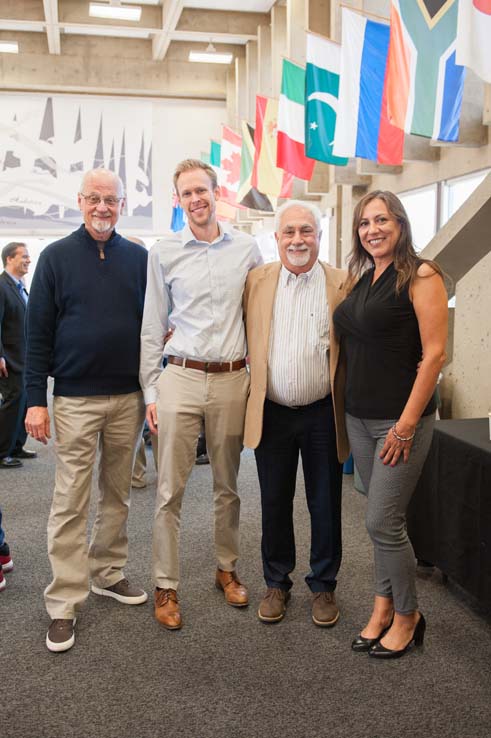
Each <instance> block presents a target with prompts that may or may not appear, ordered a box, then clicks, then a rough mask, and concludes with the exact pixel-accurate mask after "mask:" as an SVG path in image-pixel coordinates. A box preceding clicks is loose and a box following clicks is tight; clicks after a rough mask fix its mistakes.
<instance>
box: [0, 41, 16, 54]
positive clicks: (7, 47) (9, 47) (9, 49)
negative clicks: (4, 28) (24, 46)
mask: <svg viewBox="0 0 491 738" xmlns="http://www.w3.org/2000/svg"><path fill="white" fill-rule="evenodd" d="M0 52H1V53H3V54H18V53H19V44H18V43H17V41H0Z"/></svg>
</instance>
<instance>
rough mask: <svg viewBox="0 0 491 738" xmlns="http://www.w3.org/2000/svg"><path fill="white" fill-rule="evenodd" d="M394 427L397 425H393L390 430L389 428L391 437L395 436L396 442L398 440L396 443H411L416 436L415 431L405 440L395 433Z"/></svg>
mask: <svg viewBox="0 0 491 738" xmlns="http://www.w3.org/2000/svg"><path fill="white" fill-rule="evenodd" d="M396 425H397V423H395V424H394V425H393V426H392V428H391V431H392V435H393V436H395V437H396V438H397V440H398V441H402V442H403V443H404V441H412V440H413V438H414V436H415V435H416V431H414V433H413V435H412V436H408V437H407V438H403V436H400V435H399V434H398V433H397V431H396Z"/></svg>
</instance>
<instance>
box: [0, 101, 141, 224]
mask: <svg viewBox="0 0 491 738" xmlns="http://www.w3.org/2000/svg"><path fill="white" fill-rule="evenodd" d="M1 104H2V117H1V119H0V229H2V230H8V231H12V230H17V229H19V230H23V231H26V230H28V229H31V228H42V229H43V230H46V229H47V230H57V231H59V230H60V228H63V229H64V228H65V227H68V228H72V227H77V226H78V225H79V224H80V222H81V216H80V212H79V210H78V208H77V193H78V191H79V189H80V181H81V177H82V173H83V172H84V171H86V170H88V169H92V168H93V167H105V168H106V169H110V170H111V171H113V172H116V173H117V174H119V176H120V177H121V179H122V180H123V184H124V187H125V191H126V194H127V202H126V209H125V211H124V214H123V216H122V217H121V219H120V222H119V225H118V228H119V229H120V230H123V229H124V228H131V229H132V230H135V229H136V230H141V231H147V230H148V231H151V230H152V227H153V222H152V215H153V196H152V103H151V102H140V101H132V100H113V99H108V98H90V97H83V98H79V97H72V96H57V95H53V96H49V97H47V96H44V95H2V96H1Z"/></svg>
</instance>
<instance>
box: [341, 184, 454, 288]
mask: <svg viewBox="0 0 491 738" xmlns="http://www.w3.org/2000/svg"><path fill="white" fill-rule="evenodd" d="M372 200H382V202H383V203H385V206H386V208H387V210H388V212H389V215H390V216H391V217H392V218H394V219H395V220H397V222H398V223H399V227H400V229H401V234H400V236H399V240H398V241H397V243H396V246H395V250H394V268H395V270H396V272H397V282H396V292H397V293H399V292H400V291H401V290H402V288H403V287H404V286H405V285H406V284H409V285H410V284H411V283H412V281H413V280H414V278H415V277H416V273H417V271H418V267H419V266H421V264H422V263H423V262H425V263H427V264H430V266H431V267H432V268H433V269H434V270H435V272H437V273H438V274H440V276H441V277H443V273H442V270H441V269H440V267H439V266H438V264H435V262H434V261H430V260H428V259H420V257H419V256H418V255H417V253H416V251H415V250H414V246H413V237H412V233H411V224H410V223H409V218H408V217H407V213H406V211H405V209H404V205H403V204H402V202H401V201H400V200H399V198H398V197H397V195H394V193H393V192H389V191H388V190H374V191H373V192H369V193H368V194H367V195H365V196H364V197H362V198H361V200H360V201H359V203H358V204H357V206H356V207H355V210H354V212H353V232H352V243H353V247H352V249H351V251H350V253H349V254H348V288H349V289H352V288H353V287H354V285H355V284H356V282H357V281H358V280H359V278H360V277H361V275H362V274H363V272H365V271H366V270H367V269H369V268H370V267H372V266H374V260H373V257H372V256H371V255H370V254H369V253H368V252H367V251H365V249H364V248H363V246H362V245H361V241H360V236H359V235H358V227H359V225H360V221H361V219H362V215H363V211H364V210H365V208H366V206H367V205H368V204H369V203H370V202H372Z"/></svg>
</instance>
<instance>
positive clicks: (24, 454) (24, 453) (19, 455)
mask: <svg viewBox="0 0 491 738" xmlns="http://www.w3.org/2000/svg"><path fill="white" fill-rule="evenodd" d="M12 456H13V458H14V459H37V456H38V455H37V453H36V452H35V451H28V450H27V449H26V448H21V450H20V451H12Z"/></svg>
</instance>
